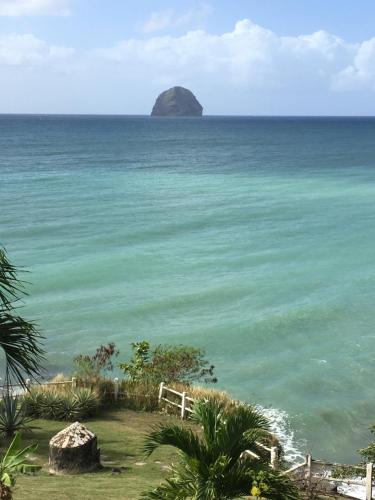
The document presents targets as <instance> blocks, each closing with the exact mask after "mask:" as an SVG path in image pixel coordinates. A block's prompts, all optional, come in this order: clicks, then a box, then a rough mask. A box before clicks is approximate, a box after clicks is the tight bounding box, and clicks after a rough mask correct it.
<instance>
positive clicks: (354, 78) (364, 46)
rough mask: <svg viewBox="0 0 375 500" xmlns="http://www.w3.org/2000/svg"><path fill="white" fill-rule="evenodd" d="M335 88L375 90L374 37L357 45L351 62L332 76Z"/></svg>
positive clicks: (343, 89) (342, 89)
mask: <svg viewBox="0 0 375 500" xmlns="http://www.w3.org/2000/svg"><path fill="white" fill-rule="evenodd" d="M334 88H335V89H336V90H341V91H345V90H365V89H371V90H375V38H371V39H370V40H367V41H365V42H362V43H361V44H359V45H358V46H357V50H356V52H355V56H354V58H353V61H352V63H351V64H349V65H348V66H346V67H345V68H344V69H343V70H342V71H340V72H339V73H338V74H337V75H336V77H335V78H334Z"/></svg>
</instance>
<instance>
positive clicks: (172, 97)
mask: <svg viewBox="0 0 375 500" xmlns="http://www.w3.org/2000/svg"><path fill="white" fill-rule="evenodd" d="M202 111H203V107H202V106H201V104H200V103H199V102H198V100H197V98H196V97H195V95H194V94H193V93H192V92H191V91H190V90H188V89H185V88H184V87H172V88H171V89H168V90H165V91H164V92H162V93H161V94H160V95H159V96H158V98H157V99H156V102H155V104H154V107H153V108H152V112H151V116H202Z"/></svg>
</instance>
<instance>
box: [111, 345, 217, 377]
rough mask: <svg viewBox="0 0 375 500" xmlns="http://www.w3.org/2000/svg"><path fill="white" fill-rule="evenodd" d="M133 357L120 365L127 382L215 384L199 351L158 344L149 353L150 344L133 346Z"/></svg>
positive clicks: (206, 362)
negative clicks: (127, 377)
mask: <svg viewBox="0 0 375 500" xmlns="http://www.w3.org/2000/svg"><path fill="white" fill-rule="evenodd" d="M132 350H133V355H132V358H131V359H130V361H129V362H128V363H121V364H120V365H119V366H120V368H121V369H122V370H123V371H124V373H125V374H126V375H128V376H129V378H130V380H133V381H149V382H152V383H153V384H160V382H166V383H167V384H170V383H173V382H181V383H184V384H187V385H189V384H191V383H192V382H199V381H200V382H205V383H215V382H217V378H216V377H215V376H214V368H215V367H214V366H213V365H210V364H209V363H208V361H207V360H206V359H205V354H204V351H203V350H202V349H199V348H196V347H191V346H185V345H168V344H167V345H158V346H156V348H155V349H153V350H151V346H150V344H149V342H146V341H145V340H143V341H142V342H134V343H132Z"/></svg>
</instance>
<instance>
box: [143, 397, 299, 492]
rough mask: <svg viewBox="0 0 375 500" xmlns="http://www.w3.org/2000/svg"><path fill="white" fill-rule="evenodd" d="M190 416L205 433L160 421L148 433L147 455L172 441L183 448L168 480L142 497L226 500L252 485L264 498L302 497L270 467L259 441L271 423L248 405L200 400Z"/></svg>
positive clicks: (264, 435)
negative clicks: (245, 454) (248, 452)
mask: <svg viewBox="0 0 375 500" xmlns="http://www.w3.org/2000/svg"><path fill="white" fill-rule="evenodd" d="M192 419H193V422H195V423H196V424H198V425H199V426H201V427H202V432H199V433H195V432H194V431H193V430H192V429H190V428H186V427H182V426H178V425H167V426H166V425H162V426H159V427H157V428H154V429H153V431H152V432H151V433H150V434H149V435H148V436H147V438H146V442H145V446H144V451H145V454H146V456H149V455H151V453H152V452H153V451H154V450H155V449H156V448H157V447H159V446H161V445H170V446H174V447H176V448H177V449H178V450H179V452H180V463H179V464H178V465H172V467H171V472H172V474H171V477H170V478H169V479H167V480H166V482H165V483H164V484H162V485H161V486H159V487H158V488H156V489H155V490H153V491H151V492H147V493H145V494H144V497H143V498H148V499H180V500H185V499H195V500H224V499H229V498H234V497H240V496H246V495H247V496H248V495H249V493H251V490H252V489H253V488H254V490H253V491H254V492H255V488H258V489H257V490H256V492H258V491H261V493H262V497H263V498H270V499H278V500H294V499H297V498H298V493H297V491H296V488H295V486H294V485H293V484H292V483H291V481H290V480H289V479H288V478H287V477H285V476H282V475H281V474H279V473H277V472H276V471H273V470H272V469H271V468H270V466H269V465H268V461H269V456H268V454H267V453H266V452H265V450H264V449H263V448H262V447H260V446H259V445H258V443H259V442H261V441H262V440H264V439H266V437H267V435H268V434H269V432H268V430H269V423H268V421H267V419H266V418H265V417H264V416H263V415H261V414H260V413H259V412H258V411H257V410H255V409H254V408H252V407H250V406H247V405H238V406H236V407H233V408H232V409H230V410H227V409H225V407H224V405H223V404H220V403H217V402H214V401H202V400H201V401H198V402H196V403H195V404H194V410H193V415H192ZM245 450H249V451H251V452H252V453H253V454H256V455H257V456H258V457H259V458H258V459H256V458H254V455H251V454H250V458H245V457H244V456H243V455H242V454H243V452H244V451H245ZM251 457H253V458H251Z"/></svg>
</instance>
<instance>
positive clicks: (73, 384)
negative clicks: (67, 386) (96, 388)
mask: <svg viewBox="0 0 375 500" xmlns="http://www.w3.org/2000/svg"><path fill="white" fill-rule="evenodd" d="M76 388H77V379H76V378H75V377H72V389H73V391H74V389H76Z"/></svg>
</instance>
